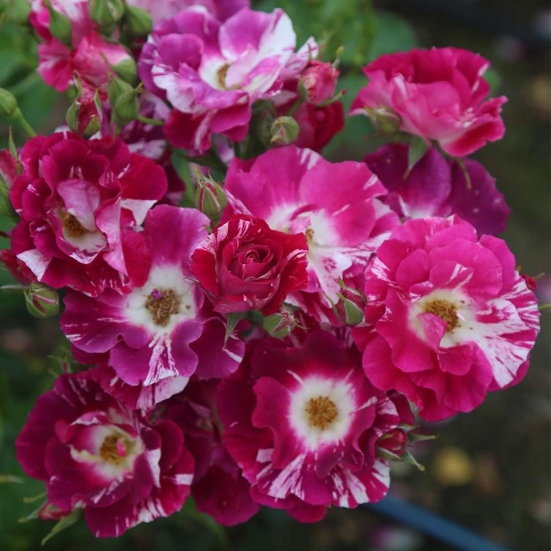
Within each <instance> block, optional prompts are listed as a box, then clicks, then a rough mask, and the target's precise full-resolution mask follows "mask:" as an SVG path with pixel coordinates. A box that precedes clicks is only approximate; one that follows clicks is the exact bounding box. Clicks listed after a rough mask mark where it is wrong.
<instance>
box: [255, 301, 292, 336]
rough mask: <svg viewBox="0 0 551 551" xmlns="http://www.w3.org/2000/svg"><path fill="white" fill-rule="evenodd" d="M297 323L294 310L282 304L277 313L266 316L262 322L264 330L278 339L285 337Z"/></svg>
mask: <svg viewBox="0 0 551 551" xmlns="http://www.w3.org/2000/svg"><path fill="white" fill-rule="evenodd" d="M296 325H297V320H296V319H295V316H294V314H293V312H292V310H290V309H289V308H286V307H285V306H282V307H281V309H280V310H279V312H277V313H276V314H272V315H271V316H267V317H265V318H264V320H263V322H262V327H263V328H264V330H265V331H266V332H267V333H269V334H270V336H271V337H274V338H276V339H283V338H285V337H286V336H287V335H289V333H291V332H292V331H293V329H294V328H295V327H296Z"/></svg>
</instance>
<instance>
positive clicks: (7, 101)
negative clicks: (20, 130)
mask: <svg viewBox="0 0 551 551" xmlns="http://www.w3.org/2000/svg"><path fill="white" fill-rule="evenodd" d="M17 109H18V107H17V100H16V99H15V96H14V95H13V94H12V93H11V92H8V90H6V89H5V88H0V117H2V118H4V119H12V118H13V117H14V116H15V115H16V113H17Z"/></svg>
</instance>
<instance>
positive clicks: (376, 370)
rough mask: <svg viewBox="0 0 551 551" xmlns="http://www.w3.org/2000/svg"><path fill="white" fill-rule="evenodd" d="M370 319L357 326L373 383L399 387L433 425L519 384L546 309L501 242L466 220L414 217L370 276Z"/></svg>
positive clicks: (382, 252) (380, 252)
mask: <svg viewBox="0 0 551 551" xmlns="http://www.w3.org/2000/svg"><path fill="white" fill-rule="evenodd" d="M365 294H366V297H367V306H366V309H365V320H366V322H367V323H368V324H372V325H371V326H368V327H367V328H361V329H360V328H356V329H354V330H353V331H354V333H355V337H356V342H357V343H358V345H359V346H360V347H361V348H363V349H364V355H363V366H364V369H365V372H366V374H367V376H368V378H369V380H370V381H371V382H372V383H373V384H374V385H375V386H376V387H377V388H380V389H383V390H390V389H396V390H398V391H399V392H401V393H403V394H404V395H405V396H407V398H408V399H409V400H410V401H412V402H414V403H415V404H416V405H417V407H418V408H419V414H420V415H421V417H423V418H424V419H426V420H428V421H436V420H439V419H445V418H446V417H449V416H450V415H453V414H455V413H458V412H467V411H471V410H472V409H474V408H475V407H477V406H479V405H480V404H481V403H482V401H483V400H484V398H485V396H486V394H487V392H488V390H497V389H500V388H504V387H506V386H508V385H510V384H511V383H512V382H513V381H516V382H518V380H519V377H518V374H519V372H520V371H524V370H525V369H524V368H525V367H526V366H525V362H526V361H527V359H528V355H529V353H530V350H531V349H532V347H533V346H534V342H535V339H536V335H537V333H538V329H539V322H538V320H539V311H538V307H537V301H536V298H535V296H534V293H533V292H532V291H530V290H529V289H528V288H527V286H526V283H525V281H524V279H523V278H522V277H521V275H520V274H519V273H518V272H516V271H515V259H514V257H513V255H512V253H511V252H510V251H509V249H508V248H507V245H506V244H505V242H504V241H502V240H501V239H497V238H496V237H493V236H490V235H483V236H482V237H481V238H480V240H478V238H477V235H476V231H475V229H474V228H473V227H472V226H471V225H470V224H468V223H467V222H464V221H463V220H461V219H460V218H457V217H451V218H448V219H443V218H426V219H422V220H409V221H407V222H406V223H405V224H404V225H403V226H401V227H398V228H396V229H395V230H394V231H393V233H392V235H391V237H390V239H388V240H387V241H385V243H383V244H382V245H381V247H380V248H379V250H378V251H377V257H376V259H375V260H374V261H373V263H372V264H371V265H370V267H369V269H368V270H367V273H366V285H365Z"/></svg>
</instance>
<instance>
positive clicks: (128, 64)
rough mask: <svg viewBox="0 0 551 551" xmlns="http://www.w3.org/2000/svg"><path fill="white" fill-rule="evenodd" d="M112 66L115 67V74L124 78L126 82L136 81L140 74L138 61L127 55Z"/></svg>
mask: <svg viewBox="0 0 551 551" xmlns="http://www.w3.org/2000/svg"><path fill="white" fill-rule="evenodd" d="M111 68H112V69H113V71H115V74H116V75H117V76H118V77H119V78H122V80H124V81H126V82H130V83H132V82H134V81H135V80H136V77H137V75H138V69H137V67H136V62H135V61H134V60H133V59H132V58H131V57H127V58H126V59H123V60H122V61H119V62H118V63H116V64H115V65H113V66H112V67H111Z"/></svg>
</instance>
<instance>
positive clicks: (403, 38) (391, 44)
mask: <svg viewBox="0 0 551 551" xmlns="http://www.w3.org/2000/svg"><path fill="white" fill-rule="evenodd" d="M376 25H377V32H376V33H375V35H374V37H373V40H372V41H371V45H370V48H369V52H368V56H367V59H366V61H368V62H369V61H373V60H374V59H376V58H378V57H379V56H381V55H383V54H392V53H394V52H403V51H407V50H411V49H412V48H415V46H417V40H416V38H415V34H414V33H413V30H412V28H411V26H410V25H409V23H407V21H405V20H404V19H402V18H401V17H399V16H398V15H395V14H393V13H389V12H384V11H377V13H376Z"/></svg>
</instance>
